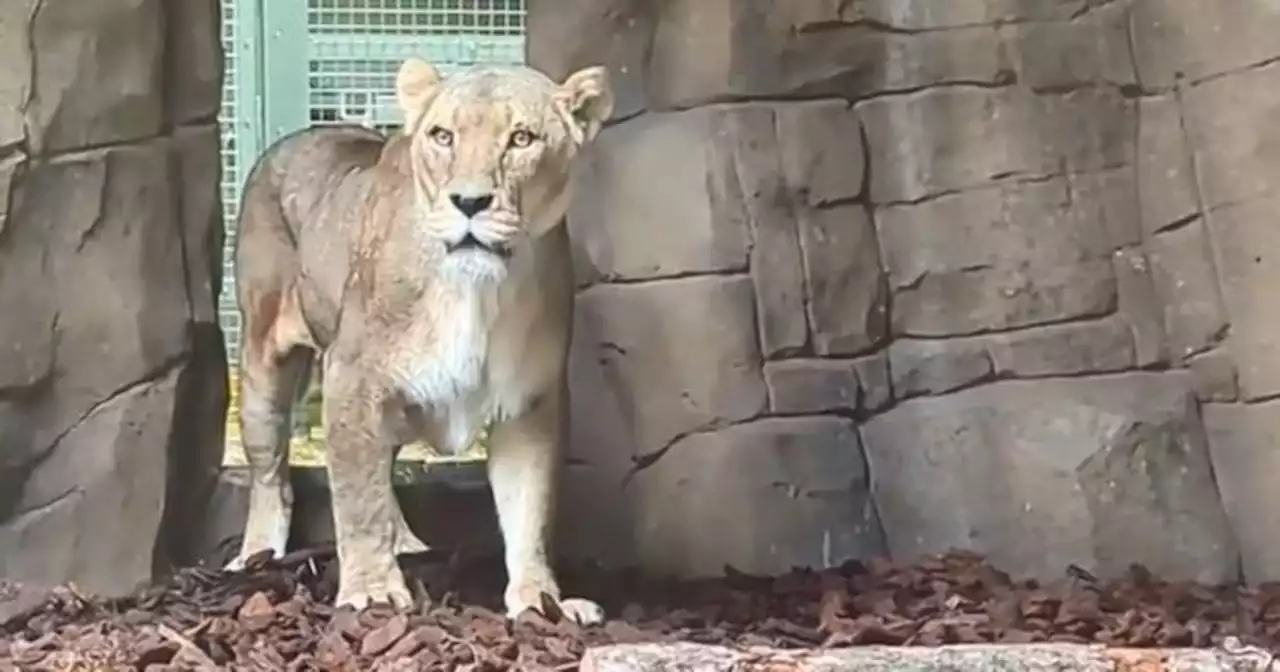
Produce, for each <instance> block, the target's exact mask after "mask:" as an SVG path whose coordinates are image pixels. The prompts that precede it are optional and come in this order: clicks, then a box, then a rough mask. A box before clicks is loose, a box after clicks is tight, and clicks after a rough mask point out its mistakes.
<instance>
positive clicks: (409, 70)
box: [396, 58, 440, 131]
mask: <svg viewBox="0 0 1280 672" xmlns="http://www.w3.org/2000/svg"><path fill="white" fill-rule="evenodd" d="M439 84H440V72H439V71H437V70H436V69H435V68H434V67H433V66H432V65H431V64H430V63H427V62H426V61H424V60H422V59H421V58H409V59H406V60H405V62H404V63H402V64H401V65H400V71H399V72H397V73H396V102H397V103H399V104H400V112H401V113H402V114H403V115H404V127H405V130H406V131H408V130H412V129H413V127H415V126H417V125H418V120H419V119H421V118H422V114H423V113H424V112H426V111H427V103H429V102H431V97H432V96H434V95H435V93H436V89H437V87H438V86H439Z"/></svg>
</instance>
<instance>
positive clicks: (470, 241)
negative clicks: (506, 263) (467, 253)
mask: <svg viewBox="0 0 1280 672" xmlns="http://www.w3.org/2000/svg"><path fill="white" fill-rule="evenodd" d="M445 249H446V250H447V251H448V252H450V253H453V252H458V251H459V250H479V251H482V252H488V253H489V254H493V255H496V256H499V257H502V258H503V259H506V258H507V257H510V256H511V250H509V249H507V248H506V247H504V246H501V245H489V244H488V243H485V242H484V241H482V240H480V239H479V238H476V237H475V236H474V235H472V234H470V233H468V234H467V235H465V236H463V237H462V240H459V241H458V242H456V243H448V244H447V245H446V246H445Z"/></svg>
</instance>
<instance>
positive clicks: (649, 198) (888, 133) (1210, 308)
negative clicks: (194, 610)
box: [0, 0, 1280, 581]
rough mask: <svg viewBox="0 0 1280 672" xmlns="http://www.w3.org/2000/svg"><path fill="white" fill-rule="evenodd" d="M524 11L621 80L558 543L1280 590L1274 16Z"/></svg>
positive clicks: (583, 325) (602, 183) (681, 561)
mask: <svg viewBox="0 0 1280 672" xmlns="http://www.w3.org/2000/svg"><path fill="white" fill-rule="evenodd" d="M529 11H530V17H529V29H530V46H529V56H530V59H531V62H532V64H533V65H535V66H536V67H539V68H542V69H544V70H546V71H547V72H549V73H550V74H551V75H552V76H555V77H561V76H563V75H565V74H567V73H568V72H570V71H572V70H573V69H576V68H578V67H582V66H585V65H588V64H593V63H602V64H605V65H608V66H610V67H611V68H612V69H613V71H614V72H615V74H616V76H617V78H618V89H619V91H618V95H619V105H618V109H617V112H616V115H615V119H614V120H613V121H612V123H611V125H610V126H609V127H608V128H606V130H605V131H604V133H603V135H602V138H601V143H600V146H599V148H598V149H597V150H596V151H595V152H594V153H593V158H592V159H591V160H590V163H588V164H586V166H584V168H585V169H584V171H583V173H582V174H581V175H580V176H579V185H580V188H581V189H582V191H581V192H580V193H579V195H578V198H577V199H576V201H575V204H574V206H573V208H572V210H571V212H570V224H569V225H570V229H571V232H572V235H573V240H574V246H575V265H576V271H577V273H578V279H579V291H580V294H579V301H578V310H577V318H576V327H575V329H576V331H575V339H574V344H573V349H572V358H571V384H572V391H571V394H572V398H573V403H572V431H571V442H570V449H569V455H568V458H569V459H568V465H567V470H566V471H567V475H566V479H565V484H564V490H565V502H564V504H563V506H562V507H561V509H560V510H561V512H562V515H561V521H560V523H561V525H560V529H561V537H560V538H561V542H562V544H563V545H562V549H563V550H566V551H568V552H569V553H570V554H579V555H590V556H594V557H597V558H600V559H603V560H605V561H609V562H619V563H623V562H632V561H637V560H639V561H640V562H641V563H642V564H644V565H646V566H649V567H651V568H655V569H660V570H663V571H671V572H676V573H684V574H693V575H696V574H705V573H714V572H717V571H719V570H720V569H721V567H722V566H723V565H725V564H729V565H733V566H735V567H738V568H739V569H743V570H747V571H761V572H763V571H779V570H785V569H787V568H788V567H789V566H791V565H793V564H807V565H811V566H822V565H830V564H834V563H839V562H842V561H844V560H846V559H849V558H863V557H869V556H875V555H886V554H887V555H891V556H895V557H900V558H908V557H911V556H915V555H918V554H922V553H928V552H935V551H944V550H947V549H948V548H955V547H958V548H965V549H972V550H976V551H980V552H985V553H988V554H990V555H991V556H992V557H993V558H995V559H996V560H997V561H998V562H999V563H1000V564H1002V565H1003V566H1004V568H1005V569H1006V570H1008V571H1011V572H1014V573H1020V574H1030V575H1035V576H1040V577H1045V578H1052V577H1058V576H1061V575H1062V572H1063V570H1064V569H1065V568H1066V567H1067V565H1068V564H1071V563H1075V564H1077V565H1079V566H1081V567H1084V568H1086V569H1088V570H1089V571H1092V572H1094V573H1095V574H1098V575H1103V576H1105V575H1114V574H1116V573H1119V572H1121V571H1123V570H1124V568H1125V567H1126V566H1127V565H1128V564H1129V563H1131V562H1142V563H1145V564H1147V565H1149V566H1150V567H1152V568H1153V569H1155V570H1157V571H1158V572H1160V573H1162V574H1165V575H1168V576H1170V577H1171V578H1179V579H1198V580H1207V581H1230V580H1234V579H1236V578H1237V577H1238V573H1239V571H1240V570H1239V567H1241V566H1243V568H1244V573H1245V578H1247V579H1249V580H1255V581H1260V580H1277V579H1280V517H1277V516H1275V515H1274V512H1273V501H1272V500H1273V499H1274V497H1272V496H1271V494H1270V493H1272V491H1273V490H1274V487H1273V481H1274V479H1275V478H1276V476H1275V474H1277V473H1280V409H1277V408H1272V407H1273V406H1276V405H1277V404H1280V318H1277V317H1274V316H1275V315H1277V313H1275V312H1273V310H1272V308H1273V307H1274V306H1272V304H1273V303H1275V301H1274V298H1273V297H1274V296H1275V287H1276V286H1277V285H1278V284H1280V235H1277V225H1278V224H1280V222H1278V221H1277V217H1278V215H1277V213H1278V212H1280V178H1278V177H1277V176H1280V125H1277V124H1275V123H1273V121H1272V120H1274V119H1275V118H1276V117H1277V115H1280V63H1277V61H1278V60H1280V42H1277V41H1276V40H1275V39H1274V36H1275V35H1277V34H1280V4H1277V3H1276V2H1273V1H1272V0H1233V1H1232V2H1204V1H1203V0H1111V1H1098V0H1066V1H1063V0H1053V1H1043V0H948V1H946V2H940V1H938V0H866V1H865V2H858V3H850V2H836V1H829V0H791V1H789V2H772V1H770V0H670V1H668V2H647V1H646V0H564V1H563V2H558V3H531V4H530V9H529ZM1224 36H1230V37H1229V39H1225V40H1224ZM135 123H138V122H135ZM2 128H4V125H3V123H0V129H2ZM60 133H61V134H60V135H59V136H58V137H64V136H65V135H66V132H61V131H60ZM1268 316H1273V317H1268ZM33 361H37V360H33ZM33 365H34V364H33Z"/></svg>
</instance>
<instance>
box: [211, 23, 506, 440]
mask: <svg viewBox="0 0 1280 672" xmlns="http://www.w3.org/2000/svg"><path fill="white" fill-rule="evenodd" d="M525 2H526V0H222V7H223V16H222V26H223V30H222V39H223V46H224V53H225V59H226V62H225V73H226V74H225V79H224V89H223V106H222V111H221V115H220V117H219V121H220V122H221V126H222V164H223V184H222V187H223V188H222V198H223V203H224V212H225V214H226V225H227V236H226V253H225V254H226V256H225V258H224V266H223V268H224V280H223V293H222V296H221V297H220V298H219V314H220V320H221V323H222V327H223V330H224V331H225V333H226V341H227V354H228V356H229V357H230V359H231V362H232V375H233V376H234V375H236V371H235V364H236V363H238V361H239V349H240V344H241V328H240V313H239V309H238V307H237V305H236V299H235V275H234V258H233V249H234V245H235V239H236V231H235V227H236V217H237V212H238V209H239V205H240V204H239V201H240V194H241V191H242V189H243V186H244V185H243V183H244V180H245V178H246V177H247V176H248V175H247V173H248V171H249V169H250V168H251V166H252V165H253V162H254V161H255V160H257V158H258V156H259V155H260V154H261V152H262V151H263V150H264V149H265V148H266V147H267V146H268V145H269V144H270V143H272V142H274V141H276V140H277V139H279V138H281V137H283V136H284V135H287V134H289V133H291V132H293V131H296V130H298V129H300V128H303V127H306V126H308V125H311V124H326V123H344V122H345V123H351V122H355V123H361V124H364V125H367V126H372V127H377V128H381V129H383V130H389V129H391V128H394V127H397V126H399V125H400V123H401V119H400V113H399V110H398V109H397V106H396V104H395V84H394V82H395V72H396V70H397V69H398V68H399V67H400V63H401V62H403V61H404V59H405V58H407V57H410V56H418V57H421V58H424V59H427V60H428V61H430V62H431V63H432V64H433V65H435V66H437V67H438V68H440V70H441V71H442V72H444V73H448V72H450V71H452V70H456V69H458V68H461V67H467V66H471V65H482V64H518V63H522V62H523V61H524V30H525V22H524V16H525ZM232 389H233V397H232V400H231V408H230V412H229V413H228V418H227V420H228V427H227V430H228V432H227V437H228V454H227V458H228V460H229V461H231V462H233V463H234V462H238V461H240V460H242V459H243V454H242V452H241V450H240V445H239V444H240V442H239V434H238V429H239V428H238V426H237V422H236V420H237V416H238V410H239V408H238V406H239V403H238V402H239V400H238V399H236V398H235V396H234V391H235V387H234V386H233V388H232ZM317 412H318V395H316V394H310V395H308V399H307V400H306V401H304V403H303V404H301V405H300V408H298V409H297V411H295V413H294V416H295V428H294V431H295V438H294V450H293V453H294V455H293V457H294V460H295V461H302V462H309V461H310V459H309V458H307V457H305V456H304V457H302V458H301V460H298V459H297V458H298V455H299V453H300V452H304V453H305V452H311V451H313V450H314V446H313V443H314V442H313V441H311V439H312V435H313V434H314V430H315V429H316V425H317V424H318V417H317ZM300 441H301V442H302V444H303V445H302V448H303V450H300V448H299V442H300ZM413 448H414V447H413V446H410V447H409V448H407V449H406V451H405V453H410V452H413ZM403 456H404V454H402V457H403ZM411 459H413V458H411Z"/></svg>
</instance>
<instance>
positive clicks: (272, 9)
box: [258, 0, 311, 148]
mask: <svg viewBox="0 0 1280 672" xmlns="http://www.w3.org/2000/svg"><path fill="white" fill-rule="evenodd" d="M258 1H259V2H261V3H262V24H261V25H262V33H261V34H262V45H263V49H262V72H263V79H264V80H265V82H266V85H267V87H268V88H267V89H266V90H265V91H264V94H265V95H264V105H263V108H262V128H263V130H264V132H265V137H264V141H265V142H264V145H263V147H264V148H265V147H267V146H269V145H271V143H273V142H275V141H276V140H279V139H280V138H282V137H284V136H286V135H288V134H290V133H292V132H294V131H296V130H298V129H301V128H305V127H306V126H308V125H309V124H310V123H311V120H310V115H309V114H308V107H307V95H308V82H307V77H308V75H309V73H310V67H309V59H310V46H309V44H308V38H309V27H308V26H307V0H258Z"/></svg>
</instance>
